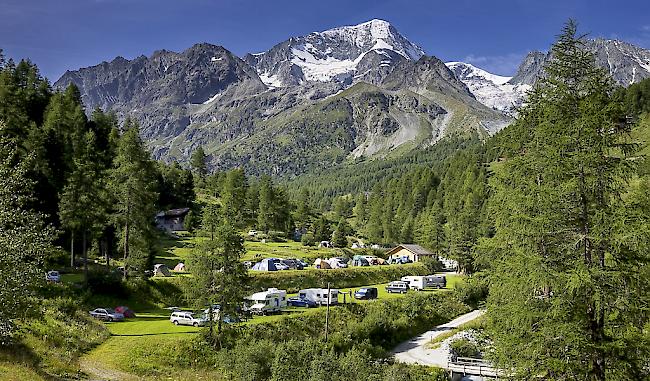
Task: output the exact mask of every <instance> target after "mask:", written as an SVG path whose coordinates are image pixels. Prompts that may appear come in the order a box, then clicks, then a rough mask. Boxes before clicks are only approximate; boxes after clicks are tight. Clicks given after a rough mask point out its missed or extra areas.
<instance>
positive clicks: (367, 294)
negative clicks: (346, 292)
mask: <svg viewBox="0 0 650 381" xmlns="http://www.w3.org/2000/svg"><path fill="white" fill-rule="evenodd" d="M377 296H378V290H377V287H364V288H360V289H359V290H357V292H355V293H354V298H355V299H359V300H370V299H377Z"/></svg>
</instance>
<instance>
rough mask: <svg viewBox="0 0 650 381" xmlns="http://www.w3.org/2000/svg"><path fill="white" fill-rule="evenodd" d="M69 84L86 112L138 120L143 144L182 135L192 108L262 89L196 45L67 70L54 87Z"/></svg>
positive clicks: (214, 51)
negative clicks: (110, 112) (106, 112)
mask: <svg viewBox="0 0 650 381" xmlns="http://www.w3.org/2000/svg"><path fill="white" fill-rule="evenodd" d="M70 83H74V84H75V85H76V86H77V87H79V89H80V91H81V94H82V99H83V101H84V104H85V105H86V106H87V108H88V109H89V110H92V109H94V108H96V107H100V108H102V109H105V110H109V109H110V110H113V111H115V112H116V113H117V114H118V116H120V117H125V116H126V115H131V116H133V117H135V118H137V119H138V120H139V121H140V124H141V126H142V131H141V132H142V134H143V136H144V137H145V138H147V139H154V138H160V137H169V136H174V135H176V134H178V133H179V132H181V131H182V130H183V129H184V128H185V127H187V126H188V125H189V124H190V123H191V120H190V114H191V113H192V111H191V109H192V108H196V107H197V106H196V105H202V104H207V103H210V102H211V101H212V100H214V99H215V98H216V97H226V98H229V99H237V98H240V97H245V96H249V95H252V94H257V93H259V92H261V91H265V90H266V87H265V85H264V84H263V83H262V81H261V80H260V79H259V77H258V76H257V73H256V72H255V71H254V70H253V69H251V68H250V67H249V66H248V65H246V64H245V63H244V62H243V61H242V60H241V59H239V58H238V57H236V56H235V55H233V54H232V53H231V52H229V51H228V50H226V49H224V48H223V47H221V46H215V45H210V44H197V45H194V46H192V47H191V48H189V49H187V50H185V51H184V52H182V53H175V52H170V51H166V50H160V51H157V52H155V53H153V55H152V56H151V57H145V56H140V57H138V58H135V59H133V60H130V61H129V60H126V59H124V58H122V57H117V58H115V59H114V60H113V61H111V62H103V63H101V64H99V65H97V66H93V67H89V68H84V69H80V70H77V71H67V72H66V73H65V74H63V76H62V77H61V78H60V79H59V80H58V81H56V83H55V84H54V86H55V87H56V88H63V87H66V86H67V85H68V84H70ZM199 107H200V106H199Z"/></svg>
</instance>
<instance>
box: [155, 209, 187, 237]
mask: <svg viewBox="0 0 650 381" xmlns="http://www.w3.org/2000/svg"><path fill="white" fill-rule="evenodd" d="M189 212H190V208H179V209H172V210H167V211H162V212H159V213H158V214H156V226H157V227H158V229H160V230H166V231H168V232H175V231H179V230H185V225H184V222H185V217H186V216H187V213H189Z"/></svg>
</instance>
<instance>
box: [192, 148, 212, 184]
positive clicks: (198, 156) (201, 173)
mask: <svg viewBox="0 0 650 381" xmlns="http://www.w3.org/2000/svg"><path fill="white" fill-rule="evenodd" d="M207 159H208V157H207V156H206V154H205V151H203V147H202V146H199V147H198V148H197V149H195V150H194V151H193V152H192V156H191V157H190V166H191V167H192V170H193V171H194V173H196V176H197V178H198V180H199V182H200V183H202V182H203V181H204V180H205V176H207V174H208V167H207Z"/></svg>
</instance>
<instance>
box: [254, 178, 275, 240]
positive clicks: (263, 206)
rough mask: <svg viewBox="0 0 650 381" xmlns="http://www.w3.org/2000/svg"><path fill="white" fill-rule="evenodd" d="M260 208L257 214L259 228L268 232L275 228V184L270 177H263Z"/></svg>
mask: <svg viewBox="0 0 650 381" xmlns="http://www.w3.org/2000/svg"><path fill="white" fill-rule="evenodd" d="M259 192H260V193H259V206H258V212H257V228H258V229H259V230H261V231H263V232H268V231H269V230H271V229H273V227H274V221H273V220H274V215H275V199H274V194H273V184H272V183H271V178H270V177H268V176H264V177H262V180H261V181H260V191H259Z"/></svg>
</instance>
